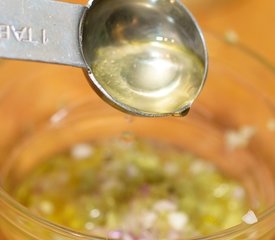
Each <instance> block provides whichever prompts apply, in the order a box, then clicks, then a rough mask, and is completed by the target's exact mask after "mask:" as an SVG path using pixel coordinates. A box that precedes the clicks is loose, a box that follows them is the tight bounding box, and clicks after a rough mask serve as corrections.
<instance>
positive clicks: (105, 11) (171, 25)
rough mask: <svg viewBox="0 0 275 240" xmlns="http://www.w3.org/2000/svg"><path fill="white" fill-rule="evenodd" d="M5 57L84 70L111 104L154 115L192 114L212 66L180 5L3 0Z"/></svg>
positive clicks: (0, 37)
mask: <svg viewBox="0 0 275 240" xmlns="http://www.w3.org/2000/svg"><path fill="white" fill-rule="evenodd" d="M0 58H8V59H20V60H31V61H41V62H48V63H56V64H63V65H70V66H75V67H81V68H84V69H85V71H86V72H87V76H88V79H89V81H90V83H91V85H92V86H93V87H94V89H95V90H96V92H97V93H98V94H99V95H100V96H101V97H102V98H103V99H104V100H106V101H107V102H108V103H110V104H111V105H113V106H114V107H116V108H118V109H120V110H122V111H124V112H127V113H130V114H134V115H141V116H148V117H160V116H169V115H172V116H183V115H185V114H186V113H187V112H188V111H189V109H190V106H191V104H192V103H193V101H194V100H195V99H196V97H197V96H198V95H199V93H200V91H201V89H202V87H203V85H204V82H205V79H206V74H207V67H208V60H207V50H206V46H205V41H204V37H203V35H202V32H201V30H200V28H199V27H198V24H197V23H196V21H195V19H194V18H193V17H192V15H191V14H190V12H189V11H188V10H187V9H186V8H185V7H184V5H183V4H182V3H180V2H179V1H177V0H94V1H89V2H88V4H87V6H83V5H79V4H72V3H65V2H58V1H54V0H1V1H0ZM15 70H16V69H15Z"/></svg>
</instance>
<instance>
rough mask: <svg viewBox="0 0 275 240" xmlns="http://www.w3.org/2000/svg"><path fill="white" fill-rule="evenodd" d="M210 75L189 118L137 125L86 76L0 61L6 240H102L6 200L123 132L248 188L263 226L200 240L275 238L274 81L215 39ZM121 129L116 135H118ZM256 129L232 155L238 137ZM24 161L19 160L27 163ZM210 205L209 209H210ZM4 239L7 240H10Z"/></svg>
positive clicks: (0, 219) (0, 226)
mask: <svg viewBox="0 0 275 240" xmlns="http://www.w3.org/2000/svg"><path fill="white" fill-rule="evenodd" d="M206 37H207V43H208V47H209V59H210V69H209V76H208V80H207V82H206V85H205V88H204V90H203V91H202V94H201V95H200V96H199V98H198V99H197V101H195V103H194V106H193V107H192V108H191V111H190V113H189V115H188V116H187V117H185V118H161V119H149V118H138V117H133V116H128V115H126V114H124V113H121V112H119V111H117V110H115V109H113V108H112V107H110V106H109V105H107V104H106V103H104V102H103V101H102V100H101V99H100V98H99V97H98V96H97V95H96V94H95V93H94V92H93V91H92V90H91V89H90V86H89V84H88V82H87V81H86V79H85V76H84V75H83V72H82V71H81V70H80V69H76V68H70V67H63V66H56V65H48V64H41V63H30V62H15V61H1V62H0V70H1V75H0V116H1V118H0V132H1V136H0V184H1V186H0V209H1V211H0V232H1V234H2V235H3V237H2V238H4V239H7V240H9V239H16V240H17V239H20V240H25V239H41V240H47V239H96V238H97V236H88V235H84V234H81V233H77V232H74V231H72V230H69V229H66V228H63V227H60V226H57V225H55V224H52V223H50V222H47V221H46V220H43V219H41V218H39V217H37V216H34V215H33V214H31V213H30V212H29V211H28V210H27V209H25V208H24V207H23V206H21V205H20V204H18V203H17V202H16V201H15V200H14V199H12V198H11V197H10V196H9V194H8V193H7V192H6V191H5V189H6V188H7V185H9V184H10V183H11V182H12V183H16V181H20V179H21V177H22V176H24V174H26V173H27V172H28V170H29V169H30V168H31V167H32V166H34V165H35V164H37V163H38V162H39V161H40V160H41V159H43V158H45V157H46V156H50V155H52V154H54V153H55V152H59V151H61V150H63V149H66V148H68V147H69V146H71V145H73V144H75V143H78V142H83V141H91V140H95V139H104V138H109V137H112V136H117V135H119V134H121V133H122V132H124V131H131V132H133V133H134V134H136V135H138V136H141V137H146V138H150V139H157V140H158V141H162V142H167V143H169V144H173V145H178V146H181V147H182V148H183V149H186V150H187V151H190V152H192V153H194V154H195V155H197V156H199V157H202V158H204V159H207V160H209V161H212V162H213V163H214V164H215V165H217V167H218V168H220V169H221V170H222V171H224V172H225V173H226V174H227V175H229V176H231V177H233V178H235V179H237V180H238V181H240V182H241V183H242V184H243V185H244V186H245V188H246V190H247V192H248V194H249V198H250V201H251V205H252V206H255V207H257V206H260V209H261V211H260V212H259V213H258V218H259V222H258V223H257V224H254V225H251V226H250V225H246V224H244V223H242V224H240V225H238V226H235V227H233V228H231V229H228V230H225V231H222V232H219V233H216V234H214V235H213V236H205V237H202V238H200V239H225V240H226V239H228V240H229V239H249V238H251V239H252V237H253V239H269V240H271V239H273V237H274V235H275V233H274V232H275V224H274V223H275V205H274V203H275V149H274V143H275V126H274V125H275V78H274V77H275V73H274V68H270V66H268V65H265V64H264V63H263V62H261V61H260V60H259V59H257V58H256V57H255V56H253V55H251V54H250V53H247V52H246V51H245V50H244V49H242V48H241V47H239V46H238V45H230V44H228V43H226V42H225V41H223V40H222V39H219V38H217V37H214V36H213V35H210V34H207V36H206ZM114 126H115V127H114ZM245 127H248V128H250V129H253V131H254V134H253V136H252V137H251V138H250V139H249V141H248V143H247V144H244V145H243V146H237V147H233V148H232V146H230V145H229V143H228V139H227V138H226V136H227V133H228V132H229V131H239V130H240V129H243V128H245ZM19 155H20V157H19ZM202 204H203V203H202ZM2 238H1V239H2Z"/></svg>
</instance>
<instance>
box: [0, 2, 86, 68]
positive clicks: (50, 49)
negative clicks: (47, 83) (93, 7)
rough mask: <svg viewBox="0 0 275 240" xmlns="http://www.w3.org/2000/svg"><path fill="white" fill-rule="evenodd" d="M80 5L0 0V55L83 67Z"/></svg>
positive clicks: (0, 56) (82, 9) (82, 8)
mask: <svg viewBox="0 0 275 240" xmlns="http://www.w3.org/2000/svg"><path fill="white" fill-rule="evenodd" d="M85 9H86V7H85V6H83V5H77V4H71V3H64V2H58V1H54V0H0V58H8V59H20V60H30V61H41V62H48V63H57V64H63V65H72V66H76V67H85V64H84V60H83V58H82V54H81V50H80V45H79V40H78V39H79V36H78V35H79V33H78V32H79V22H80V19H81V17H82V13H83V11H84V10H85Z"/></svg>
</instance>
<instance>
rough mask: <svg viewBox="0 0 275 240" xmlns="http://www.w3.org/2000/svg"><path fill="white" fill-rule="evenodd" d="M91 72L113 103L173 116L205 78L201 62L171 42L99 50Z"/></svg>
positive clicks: (186, 50) (116, 46) (137, 43)
mask: <svg viewBox="0 0 275 240" xmlns="http://www.w3.org/2000/svg"><path fill="white" fill-rule="evenodd" d="M159 39H160V37H159ZM162 39H163V38H162ZM91 68H92V71H93V73H94V75H95V77H96V79H97V81H98V82H99V83H100V84H101V85H102V86H103V88H104V89H106V90H107V91H108V92H109V94H110V95H111V96H112V98H114V99H115V100H116V101H119V102H123V103H125V104H127V105H130V106H132V107H134V108H136V109H137V110H140V111H145V112H158V113H171V112H176V111H177V110H179V109H181V108H183V107H184V106H186V105H188V104H191V102H190V99H194V98H195V97H196V95H197V92H198V88H199V87H200V85H201V79H202V77H203V74H204V68H203V64H202V62H201V60H200V59H199V58H198V57H197V56H196V55H195V54H194V53H192V52H191V51H190V50H188V49H187V48H183V47H182V45H181V46H180V47H178V46H177V45H176V44H173V43H171V41H170V42H168V41H154V42H133V43H129V42H128V43H127V44H117V45H111V46H106V47H101V48H99V49H98V50H97V52H96V55H95V57H94V61H93V64H92V66H91Z"/></svg>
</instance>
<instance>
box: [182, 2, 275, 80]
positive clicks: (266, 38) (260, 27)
mask: <svg viewBox="0 0 275 240" xmlns="http://www.w3.org/2000/svg"><path fill="white" fill-rule="evenodd" d="M183 2H184V3H185V4H186V5H187V6H188V7H189V8H190V10H191V11H192V12H193V14H194V15H195V17H196V18H197V19H198V21H199V24H200V25H201V27H202V28H203V30H207V31H211V32H215V33H219V34H221V35H224V34H225V33H226V32H227V31H235V32H236V33H237V35H238V37H239V42H240V43H241V44H243V45H245V46H247V47H248V48H250V49H251V50H253V51H255V52H256V53H257V54H259V55H260V56H261V57H263V58H265V59H266V60H267V61H269V62H270V63H271V64H272V65H273V66H275V1H274V0H183ZM274 80H275V79H274Z"/></svg>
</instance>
